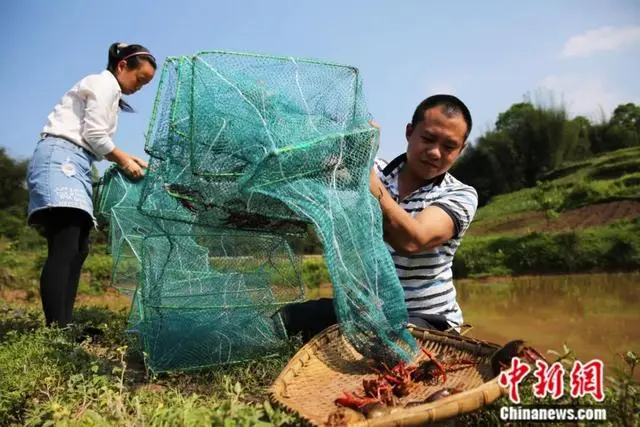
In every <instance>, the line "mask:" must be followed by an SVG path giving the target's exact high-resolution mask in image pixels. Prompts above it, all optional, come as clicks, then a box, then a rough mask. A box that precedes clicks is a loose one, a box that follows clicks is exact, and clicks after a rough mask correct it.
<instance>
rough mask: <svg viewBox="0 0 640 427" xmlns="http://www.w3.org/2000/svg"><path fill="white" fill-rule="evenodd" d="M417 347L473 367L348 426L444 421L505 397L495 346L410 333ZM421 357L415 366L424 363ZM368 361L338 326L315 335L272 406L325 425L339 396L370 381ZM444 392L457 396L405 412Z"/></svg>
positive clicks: (279, 382)
mask: <svg viewBox="0 0 640 427" xmlns="http://www.w3.org/2000/svg"><path fill="white" fill-rule="evenodd" d="M409 330H410V332H411V333H412V335H413V336H414V337H415V338H416V340H417V341H418V344H419V345H422V346H424V348H426V349H427V350H429V351H430V352H432V353H434V354H445V353H446V354H451V355H453V356H454V357H467V358H469V357H473V358H475V359H476V360H478V364H476V365H474V366H472V367H469V368H466V369H463V370H458V371H455V372H449V373H447V381H446V383H445V384H442V383H440V384H438V385H427V384H424V383H418V384H417V385H416V387H415V388H414V389H413V390H412V392H411V394H410V395H409V396H406V397H403V398H402V399H400V405H397V406H394V407H393V408H392V409H391V410H390V412H389V413H387V414H386V415H384V416H380V417H378V418H372V419H366V418H364V417H362V419H358V420H357V421H355V422H351V423H349V424H348V425H350V426H358V427H360V426H362V427H364V426H412V425H424V424H426V423H430V422H437V421H443V420H446V419H448V418H452V417H455V416H458V415H461V414H464V413H468V412H472V411H475V410H478V409H479V408H481V407H482V406H484V405H487V404H490V403H492V402H493V401H495V400H496V399H498V398H500V397H501V396H502V395H503V394H505V393H506V391H505V389H504V388H503V387H501V386H500V385H499V384H498V379H497V377H495V378H494V377H493V375H492V371H491V364H490V358H491V356H492V355H493V354H494V352H495V351H496V350H497V349H499V348H500V346H499V345H496V344H492V343H489V342H486V341H480V340H477V339H474V338H470V337H464V336H458V335H453V334H447V333H444V332H438V331H432V330H426V329H421V328H417V327H410V328H409ZM426 358H427V357H426V356H424V355H421V356H420V357H419V358H418V359H417V361H419V360H422V359H426ZM375 377H376V374H375V373H374V372H372V371H371V369H370V368H369V365H368V363H367V360H366V359H365V358H364V357H363V356H362V355H360V354H359V353H358V352H357V351H356V350H355V349H354V348H353V347H352V346H351V345H350V344H349V343H348V342H347V341H346V339H345V338H344V337H343V336H342V334H341V333H340V329H339V328H338V325H334V326H331V327H329V328H327V329H326V330H324V331H323V332H322V333H320V334H318V335H317V336H316V337H314V338H313V339H312V340H311V341H309V342H308V343H307V344H306V345H304V346H303V347H302V348H301V349H300V350H299V351H298V352H297V353H296V355H295V356H294V357H293V358H292V359H291V360H290V361H289V363H288V364H287V366H286V367H285V368H284V369H283V370H282V372H281V373H280V375H279V376H278V378H277V379H276V380H275V382H274V383H273V385H272V386H271V388H270V389H269V395H270V397H271V400H272V401H273V402H274V403H275V404H277V405H281V406H282V407H284V408H285V409H287V410H289V411H291V412H295V413H297V414H298V416H300V417H301V418H302V419H303V420H304V421H305V422H307V423H308V424H311V425H316V426H321V425H326V423H327V420H328V418H329V415H330V414H331V413H332V412H334V411H336V410H337V409H338V406H336V405H335V403H334V401H335V399H336V398H338V397H340V396H342V395H343V392H344V391H349V392H358V391H361V390H362V380H363V379H365V378H375ZM443 387H452V388H459V389H462V391H461V392H459V393H456V394H452V395H450V396H448V397H445V398H442V399H440V400H436V401H434V402H431V403H424V404H420V405H417V406H413V407H410V408H403V406H404V405H405V404H407V403H408V402H415V401H422V400H424V399H425V398H426V397H427V396H429V395H430V394H431V393H433V392H435V391H437V390H440V389H441V388H443Z"/></svg>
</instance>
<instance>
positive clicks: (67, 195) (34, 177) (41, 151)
mask: <svg viewBox="0 0 640 427" xmlns="http://www.w3.org/2000/svg"><path fill="white" fill-rule="evenodd" d="M95 161H96V159H95V157H94V156H93V155H92V154H91V153H89V152H88V151H87V150H85V149H84V148H82V147H79V146H77V145H76V144H74V143H72V142H70V141H67V140H65V139H62V138H56V137H51V136H48V137H46V138H44V139H42V140H40V141H39V142H38V145H37V146H36V149H35V152H34V154H33V157H32V158H31V161H30V162H29V166H28V170H27V187H28V189H29V209H28V217H27V218H28V219H27V221H28V222H29V224H33V222H34V221H33V217H32V215H33V214H34V213H35V212H38V211H41V210H45V209H49V208H56V207H66V208H76V209H80V210H82V211H84V212H86V213H87V214H89V216H90V217H91V219H92V220H93V223H94V225H95V224H96V219H95V217H94V216H93V200H92V195H93V188H92V176H91V167H92V166H93V163H94V162H95Z"/></svg>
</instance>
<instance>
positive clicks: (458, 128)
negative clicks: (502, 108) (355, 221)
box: [281, 95, 478, 342]
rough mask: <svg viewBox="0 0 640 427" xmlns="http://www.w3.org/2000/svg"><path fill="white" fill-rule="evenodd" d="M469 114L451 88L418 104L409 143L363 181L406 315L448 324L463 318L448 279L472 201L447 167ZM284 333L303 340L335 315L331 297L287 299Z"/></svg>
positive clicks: (429, 324) (426, 323)
mask: <svg viewBox="0 0 640 427" xmlns="http://www.w3.org/2000/svg"><path fill="white" fill-rule="evenodd" d="M471 126H472V121H471V114H470V113H469V110H468V108H467V107H466V106H465V104H464V103H463V102H462V101H460V100H459V99H458V98H456V97H455V96H452V95H434V96H431V97H429V98H427V99H425V100H424V101H422V102H421V103H420V105H418V107H417V108H416V110H415V112H414V114H413V117H412V120H411V123H409V124H407V126H406V131H405V135H406V139H407V143H408V144H407V150H406V153H404V154H402V155H400V156H398V157H396V158H395V159H394V160H392V161H391V162H389V163H386V162H384V161H383V160H381V159H376V161H375V165H374V168H373V169H372V171H371V175H370V180H369V189H370V191H371V193H372V194H373V195H374V196H375V197H376V198H377V199H378V200H379V203H380V208H381V210H382V215H383V234H384V240H385V242H386V243H387V246H388V247H389V250H390V252H391V255H392V258H393V260H394V263H395V266H396V271H397V274H398V277H399V279H400V283H401V284H402V287H403V289H404V292H405V301H406V303H407V308H408V311H409V323H412V324H414V325H416V326H419V327H423V328H429V329H437V330H448V329H451V328H456V327H457V326H460V325H461V324H462V322H463V319H462V311H461V310H460V307H459V306H458V303H457V301H456V290H455V287H454V285H453V280H452V270H451V266H452V262H453V257H454V254H455V251H456V249H457V248H458V247H459V246H460V242H461V240H462V237H463V236H464V234H465V232H466V231H467V229H468V228H469V226H470V224H471V222H472V220H473V217H474V215H475V212H476V209H477V205H478V195H477V193H476V191H475V189H474V188H473V187H470V186H468V185H465V184H463V183H461V182H460V181H458V180H457V179H455V178H454V177H453V176H452V175H450V174H449V173H448V170H449V169H450V168H451V166H453V164H454V162H455V160H456V159H457V158H458V157H459V156H460V153H461V152H462V149H463V148H464V146H465V144H466V140H467V138H468V136H469V133H470V132H471ZM281 314H282V317H283V322H284V325H285V327H286V329H287V331H288V333H289V334H297V333H299V332H302V333H303V339H304V341H305V342H306V341H308V340H309V339H310V338H311V337H313V336H314V335H315V334H317V333H319V332H321V331H322V330H323V329H325V328H326V327H328V326H330V325H332V324H334V323H336V322H337V320H336V316H335V313H334V311H333V305H332V301H331V299H328V298H325V299H321V300H316V301H307V302H304V303H301V304H292V305H289V306H286V307H284V308H283V309H282V311H281Z"/></svg>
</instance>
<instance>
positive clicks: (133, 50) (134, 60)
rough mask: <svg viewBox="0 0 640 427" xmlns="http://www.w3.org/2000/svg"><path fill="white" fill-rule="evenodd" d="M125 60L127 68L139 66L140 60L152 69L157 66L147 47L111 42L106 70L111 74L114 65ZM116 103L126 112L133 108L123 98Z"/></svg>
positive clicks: (114, 70)
mask: <svg viewBox="0 0 640 427" xmlns="http://www.w3.org/2000/svg"><path fill="white" fill-rule="evenodd" d="M123 59H124V60H125V61H126V64H127V69H129V70H133V69H136V68H138V67H139V66H140V61H147V62H148V63H149V64H151V66H152V67H153V69H154V70H155V69H156V68H157V64H156V59H155V58H154V57H153V55H151V52H149V49H147V48H146V47H144V46H142V45H139V44H125V43H113V44H112V45H111V46H110V47H109V61H108V62H107V70H109V71H111V72H112V73H113V74H115V72H116V67H117V66H118V64H119V63H120V61H122V60H123ZM118 105H119V106H120V109H121V110H123V111H127V112H130V113H131V112H133V111H134V110H133V108H132V107H131V105H129V104H128V103H127V102H126V101H125V100H124V99H122V98H121V99H120V101H119V103H118Z"/></svg>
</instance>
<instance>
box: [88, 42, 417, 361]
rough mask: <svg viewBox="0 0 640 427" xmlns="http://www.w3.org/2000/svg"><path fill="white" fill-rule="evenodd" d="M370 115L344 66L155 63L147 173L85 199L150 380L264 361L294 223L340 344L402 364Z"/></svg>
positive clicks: (254, 58)
mask: <svg viewBox="0 0 640 427" xmlns="http://www.w3.org/2000/svg"><path fill="white" fill-rule="evenodd" d="M369 119H370V115H369V113H368V110H367V107H366V103H365V100H364V96H363V91H362V85H361V80H360V76H359V73H358V70H357V69H355V68H353V67H348V66H342V65H336V64H330V63H322V62H317V61H311V60H304V59H296V58H283V57H273V56H262V55H253V54H239V53H230V52H202V53H199V54H197V55H195V56H192V57H180V58H169V59H167V61H166V62H165V64H164V65H163V68H162V71H161V77H160V83H159V88H158V93H157V96H156V102H155V107H154V113H153V117H152V120H151V123H150V127H149V133H148V135H147V143H146V146H145V150H146V151H147V153H148V154H149V155H150V166H149V169H148V171H147V174H146V176H145V178H144V179H143V180H141V181H139V182H132V181H130V180H128V179H127V178H125V177H124V176H123V175H122V174H121V173H120V172H118V170H117V169H115V168H112V169H109V170H108V171H107V173H106V174H105V177H104V183H103V189H102V192H101V197H100V203H99V213H100V215H101V216H102V217H103V218H104V219H106V220H108V221H109V225H110V241H111V251H112V254H113V260H114V261H113V262H114V265H113V280H114V283H115V284H116V285H117V286H119V287H120V288H122V289H127V290H130V291H131V292H132V293H133V295H134V301H133V306H132V310H131V315H130V319H129V322H130V330H131V331H132V332H135V333H136V335H137V337H138V338H139V339H140V343H141V345H142V346H143V349H144V351H145V353H146V354H147V357H148V364H149V366H150V368H151V369H152V370H155V371H162V370H173V369H188V368H194V367H202V366H208V365H213V364H219V363H229V362H235V361H239V360H244V359H248V358H254V357H259V356H264V355H267V354H272V353H275V352H277V351H278V349H279V348H280V346H281V345H282V344H283V343H284V340H285V338H286V333H285V331H284V330H283V327H282V323H281V320H280V318H279V316H278V315H276V312H277V310H278V309H279V308H280V307H282V305H284V304H286V303H289V302H295V301H301V300H303V298H304V291H303V290H304V287H303V283H302V274H301V257H300V253H301V248H302V244H303V242H304V240H305V239H307V238H308V235H307V232H308V229H309V225H312V226H313V228H314V229H315V231H316V233H317V234H318V236H319V237H320V240H321V242H322V244H323V248H324V260H325V263H326V265H327V268H328V270H329V274H330V277H331V281H332V284H333V292H334V307H335V309H336V314H337V316H338V319H339V321H340V325H341V329H342V331H343V333H344V335H345V336H346V338H347V339H348V340H349V341H350V342H351V343H352V344H353V345H354V347H355V348H356V349H358V350H359V351H360V352H361V353H362V354H364V355H366V356H368V357H372V358H377V359H385V360H388V361H398V360H409V359H411V358H412V357H413V356H414V355H415V354H416V351H417V346H416V343H415V341H414V340H413V338H412V337H411V336H410V334H409V333H408V332H407V331H406V328H405V326H406V322H407V317H408V316H407V309H406V305H405V302H404V293H403V289H402V287H401V285H400V283H399V280H398V278H397V276H396V273H395V267H394V264H393V261H392V259H391V256H390V254H389V252H388V249H387V248H386V246H385V243H384V241H383V240H382V217H381V213H380V208H379V206H378V204H377V201H376V200H375V199H374V198H373V197H372V196H371V194H370V193H369V189H368V178H369V171H370V169H371V167H372V165H373V159H374V155H375V153H376V151H377V149H378V133H377V130H376V129H375V128H373V127H372V126H371V125H370V124H369Z"/></svg>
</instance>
